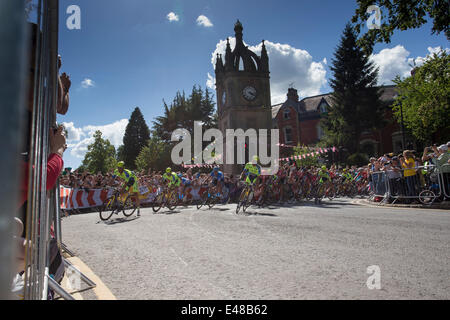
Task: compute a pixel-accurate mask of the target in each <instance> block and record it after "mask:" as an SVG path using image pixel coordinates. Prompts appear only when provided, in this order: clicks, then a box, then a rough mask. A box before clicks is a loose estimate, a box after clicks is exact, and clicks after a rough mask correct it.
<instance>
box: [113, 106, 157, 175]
mask: <svg viewBox="0 0 450 320" xmlns="http://www.w3.org/2000/svg"><path fill="white" fill-rule="evenodd" d="M149 139H150V129H149V128H148V126H147V124H146V123H145V120H144V116H143V115H142V113H141V110H140V109H139V108H138V107H136V109H134V111H133V113H132V114H131V117H130V121H129V122H128V125H127V127H126V129H125V135H124V137H123V149H121V150H120V151H121V152H120V157H122V158H123V161H124V162H125V167H126V168H128V169H130V170H135V169H136V164H135V161H136V158H137V156H138V155H139V153H140V152H141V150H142V148H144V147H145V146H146V145H147V141H148V140H149Z"/></svg>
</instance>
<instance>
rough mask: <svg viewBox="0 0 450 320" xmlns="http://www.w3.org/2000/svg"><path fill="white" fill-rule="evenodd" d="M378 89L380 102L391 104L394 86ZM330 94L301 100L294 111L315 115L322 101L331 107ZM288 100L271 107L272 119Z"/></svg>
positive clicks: (395, 88) (395, 91)
mask: <svg viewBox="0 0 450 320" xmlns="http://www.w3.org/2000/svg"><path fill="white" fill-rule="evenodd" d="M380 89H381V90H382V93H381V96H380V100H381V101H383V102H391V101H393V100H394V97H395V95H396V94H397V87H396V86H395V85H390V86H381V87H380ZM331 95H332V93H326V94H320V95H317V96H312V97H306V98H303V99H302V100H301V101H299V102H298V103H297V106H296V110H297V112H298V113H299V114H300V113H302V114H305V113H315V112H317V111H318V108H319V105H320V103H321V101H322V99H323V100H325V102H326V103H328V105H329V106H330V107H332V106H333V99H332V97H331ZM288 101H289V100H287V101H286V102H285V103H280V104H277V105H274V106H272V119H275V118H276V116H277V115H278V112H279V111H280V109H281V107H283V106H284V105H285V104H286V103H287V102H288Z"/></svg>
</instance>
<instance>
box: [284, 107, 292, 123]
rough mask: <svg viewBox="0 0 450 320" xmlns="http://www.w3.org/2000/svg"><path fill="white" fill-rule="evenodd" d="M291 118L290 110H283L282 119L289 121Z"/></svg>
mask: <svg viewBox="0 0 450 320" xmlns="http://www.w3.org/2000/svg"><path fill="white" fill-rule="evenodd" d="M290 118H291V110H289V108H286V109H284V110H283V119H284V120H289V119H290Z"/></svg>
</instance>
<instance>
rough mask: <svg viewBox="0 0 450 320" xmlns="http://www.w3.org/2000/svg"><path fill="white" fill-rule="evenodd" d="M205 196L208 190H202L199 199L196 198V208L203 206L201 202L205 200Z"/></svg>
mask: <svg viewBox="0 0 450 320" xmlns="http://www.w3.org/2000/svg"><path fill="white" fill-rule="evenodd" d="M205 197H206V198H207V197H208V192H207V191H205V192H203V193H202V195H201V196H200V199H199V200H197V210H200V208H201V207H203V204H204V203H205V201H206V198H205Z"/></svg>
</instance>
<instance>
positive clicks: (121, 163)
mask: <svg viewBox="0 0 450 320" xmlns="http://www.w3.org/2000/svg"><path fill="white" fill-rule="evenodd" d="M124 166H125V162H123V161H120V162H119V163H117V168H123V167H124Z"/></svg>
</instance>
